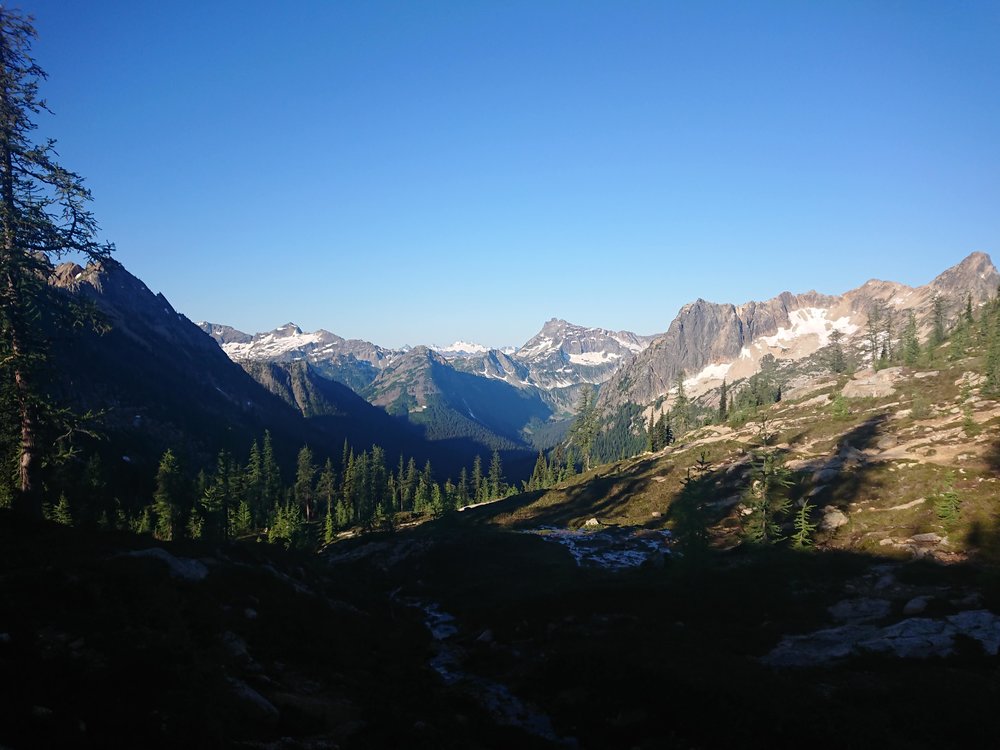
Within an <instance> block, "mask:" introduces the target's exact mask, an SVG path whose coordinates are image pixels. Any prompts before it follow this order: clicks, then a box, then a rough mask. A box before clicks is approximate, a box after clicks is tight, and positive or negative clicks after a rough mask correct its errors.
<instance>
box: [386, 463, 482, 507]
mask: <svg viewBox="0 0 1000 750" xmlns="http://www.w3.org/2000/svg"><path fill="white" fill-rule="evenodd" d="M477 458H478V456H477ZM418 483H419V474H418V472H417V462H416V460H414V459H413V458H410V461H409V463H407V465H406V481H405V482H404V484H403V508H404V509H405V510H413V506H414V503H415V502H416V497H417V484H418Z"/></svg>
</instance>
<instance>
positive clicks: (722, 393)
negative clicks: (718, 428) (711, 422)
mask: <svg viewBox="0 0 1000 750" xmlns="http://www.w3.org/2000/svg"><path fill="white" fill-rule="evenodd" d="M728 395H729V393H728V390H727V388H726V379H725V378H723V379H722V386H721V387H720V388H719V421H720V422H725V421H726V418H727V417H728V416H729V403H728V401H727V398H728Z"/></svg>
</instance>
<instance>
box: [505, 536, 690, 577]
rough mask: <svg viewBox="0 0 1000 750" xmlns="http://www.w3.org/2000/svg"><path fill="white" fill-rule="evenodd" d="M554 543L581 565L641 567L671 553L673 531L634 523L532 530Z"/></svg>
mask: <svg viewBox="0 0 1000 750" xmlns="http://www.w3.org/2000/svg"><path fill="white" fill-rule="evenodd" d="M524 533H526V534H535V535H536V536H539V537H541V538H542V539H545V540H547V541H550V542H555V543H557V544H561V545H562V546H563V547H565V548H566V549H567V550H569V552H570V554H571V555H573V559H574V560H576V564H577V565H580V566H581V567H598V568H606V569H609V570H618V569H622V568H637V567H639V566H640V565H642V564H643V563H645V562H647V561H649V562H655V561H656V560H657V559H659V560H661V561H662V559H663V556H664V555H668V554H670V548H669V544H670V532H669V531H666V530H647V529H636V528H634V527H631V526H598V527H596V528H593V529H589V528H584V529H560V528H556V527H554V526H542V527H540V528H537V529H529V530H527V531H525V532H524Z"/></svg>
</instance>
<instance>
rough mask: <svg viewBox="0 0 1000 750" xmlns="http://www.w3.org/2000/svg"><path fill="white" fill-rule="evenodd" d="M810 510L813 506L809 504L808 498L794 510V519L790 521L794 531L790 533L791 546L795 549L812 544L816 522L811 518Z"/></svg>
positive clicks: (804, 547)
mask: <svg viewBox="0 0 1000 750" xmlns="http://www.w3.org/2000/svg"><path fill="white" fill-rule="evenodd" d="M812 510H813V506H812V505H810V504H809V501H808V500H805V501H803V502H802V505H800V506H799V509H798V510H797V511H796V512H795V520H794V521H793V522H792V526H793V527H794V528H795V533H794V534H792V546H793V547H795V548H796V549H806V548H807V547H812V546H813V538H812V535H813V532H814V531H816V524H815V523H813V522H812V520H811V515H812Z"/></svg>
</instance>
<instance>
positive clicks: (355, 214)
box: [19, 0, 1000, 346]
mask: <svg viewBox="0 0 1000 750" xmlns="http://www.w3.org/2000/svg"><path fill="white" fill-rule="evenodd" d="M286 5H287V6H288V7H284V6H286ZM19 7H20V8H21V9H22V10H24V11H25V12H28V13H31V14H33V15H34V16H35V18H36V26H37V28H38V31H39V35H40V38H39V40H38V42H37V44H36V46H35V56H36V58H37V59H38V61H39V63H40V64H41V65H42V67H43V68H44V69H45V70H46V71H47V72H48V73H49V81H48V82H47V83H46V85H45V87H44V94H45V96H46V98H47V99H48V101H49V104H50V107H51V108H52V110H53V112H54V113H55V116H54V117H46V118H44V120H43V121H42V122H41V132H42V133H44V134H46V135H52V136H53V137H56V138H57V139H58V141H59V144H58V149H59V152H60V154H61V157H62V162H63V164H64V165H65V166H67V167H69V168H70V169H73V170H74V171H77V172H79V173H80V174H82V175H83V176H84V177H85V178H86V180H87V184H88V186H89V187H90V188H91V190H92V191H93V193H94V198H95V201H94V204H93V210H94V213H95V214H96V216H97V218H98V220H99V222H100V223H101V226H102V231H103V234H104V236H105V237H106V238H107V239H110V240H112V241H113V242H115V243H116V245H117V247H118V257H119V259H120V260H121V261H122V262H123V263H125V265H126V266H127V267H128V268H129V269H130V270H131V271H132V272H133V273H135V274H136V275H138V276H139V277H140V278H142V279H143V280H144V281H145V282H146V283H147V285H149V287H150V288H151V289H153V290H154V291H159V292H163V293H164V295H165V296H166V297H167V298H168V299H169V300H170V301H171V302H172V303H173V304H174V306H175V307H176V308H177V309H178V310H179V311H181V312H183V313H185V314H186V315H188V317H190V318H192V319H193V320H201V319H207V320H211V321H214V322H223V323H229V324H231V325H234V326H236V327H237V328H241V329H243V330H246V331H250V332H253V331H258V330H268V329H271V328H274V327H276V326H278V325H280V324H282V323H285V322H287V321H289V320H291V321H294V322H296V323H298V324H299V325H301V326H302V327H303V328H305V329H307V330H312V329H315V328H320V327H322V328H327V329H329V330H332V331H334V332H336V333H338V334H340V335H343V336H348V337H358V338H365V339H368V340H371V341H375V342H377V343H380V344H383V345H388V346H395V345H400V344H404V343H409V344H416V343H448V342H450V341H452V340H455V339H457V338H462V339H465V340H473V341H478V342H481V343H485V344H491V345H506V344H521V343H523V342H524V341H525V340H526V339H527V338H529V337H530V336H531V335H533V334H534V333H535V332H536V331H537V330H538V328H539V327H540V326H541V324H542V323H543V322H544V321H545V320H547V319H548V318H550V317H562V318H566V319H568V320H571V321H573V322H576V323H580V324H584V325H596V326H603V327H606V328H615V329H629V330H633V331H636V332H638V333H654V332H660V331H664V330H666V328H667V326H668V325H669V323H670V321H671V319H672V318H673V317H674V315H675V313H676V311H677V309H678V308H679V307H680V306H681V305H682V304H684V303H685V302H687V301H690V300H692V299H695V298H697V297H704V298H706V299H709V300H712V301H718V302H743V301H746V300H748V299H764V298H767V297H770V296H773V295H775V294H777V293H779V292H781V291H783V290H786V289H787V290H790V291H794V292H799V291H806V290H808V289H811V288H816V289H818V290H819V291H821V292H826V293H838V292H842V291H846V290H847V289H849V288H852V287H854V286H857V285H859V284H861V283H863V282H864V281H865V280H867V279H869V278H872V277H877V278H891V279H894V280H899V281H903V282H906V283H910V284H920V283H925V282H927V281H929V280H930V279H931V278H933V277H934V276H935V275H936V274H937V273H939V272H940V271H941V270H943V269H944V268H946V267H948V266H950V265H953V264H954V263H957V262H958V261H960V260H961V259H962V258H963V257H965V256H966V255H967V254H968V253H970V252H972V251H974V250H982V251H985V252H988V253H991V254H993V255H994V257H995V258H996V259H997V260H998V261H1000V96H997V81H1000V44H997V41H996V40H997V38H998V35H1000V4H998V3H996V2H986V3H974V2H954V3H942V2H915V1H913V2H911V1H906V2H871V1H866V2H850V1H846V0H836V1H833V0H831V1H829V2H820V1H817V2H756V3H750V2H738V3H727V2H713V3H701V2H697V3H696V2H683V3H672V2H665V1H664V2H628V1H623V0H616V1H609V2H586V1H579V2H554V1H548V0H529V1H527V2H478V1H477V0H454V1H453V2H419V3H415V2H395V3H389V2H332V1H331V2H318V1H317V2H305V1H300V2H292V3H287V4H281V3H274V2H266V3H265V2H221V1H220V2H212V1H211V0H205V1H204V2H179V3H169V4H168V3H152V2H135V1H134V0H120V1H111V0H106V1H103V2H102V1H101V0H90V1H89V2H70V1H69V0H59V1H56V0H25V2H22V3H21V4H20V6H19Z"/></svg>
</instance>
